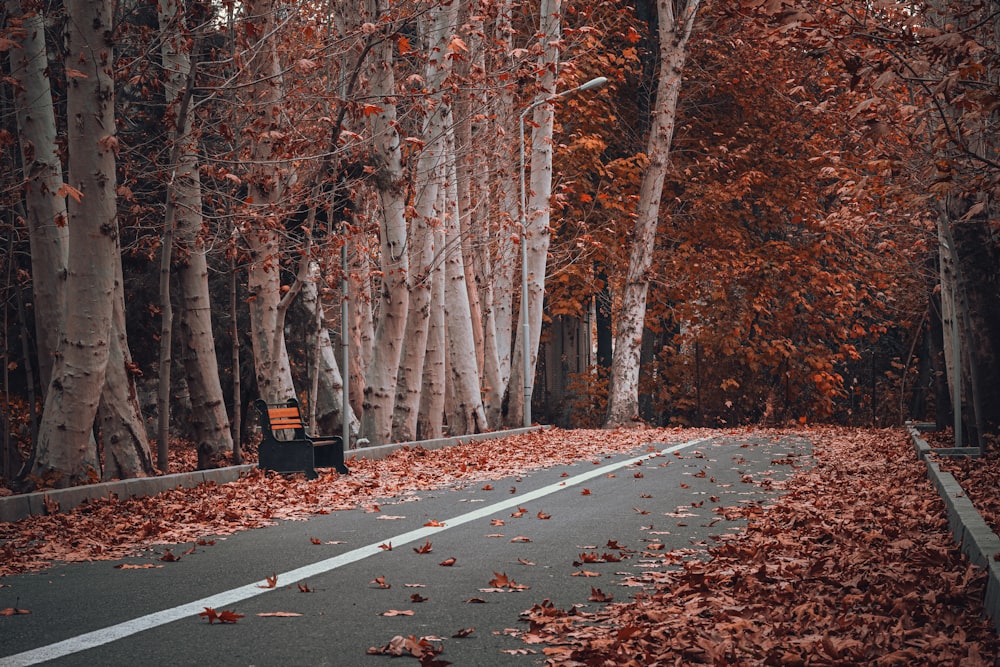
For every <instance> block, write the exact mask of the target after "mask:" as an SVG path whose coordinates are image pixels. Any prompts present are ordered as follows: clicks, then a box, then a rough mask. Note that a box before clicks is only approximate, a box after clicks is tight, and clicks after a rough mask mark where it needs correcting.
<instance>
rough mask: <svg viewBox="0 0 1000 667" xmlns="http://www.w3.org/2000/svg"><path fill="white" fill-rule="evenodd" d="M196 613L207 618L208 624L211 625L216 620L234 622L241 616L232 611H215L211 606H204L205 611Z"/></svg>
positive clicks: (241, 616) (241, 615)
mask: <svg viewBox="0 0 1000 667" xmlns="http://www.w3.org/2000/svg"><path fill="white" fill-rule="evenodd" d="M198 615H199V616H202V617H204V618H207V619H208V624H209V625H212V624H213V623H215V622H216V621H218V622H219V623H235V622H236V621H238V620H240V619H241V618H243V614H237V613H236V612H234V611H220V612H217V611H215V610H214V609H212V608H211V607H205V611H203V612H199V614H198Z"/></svg>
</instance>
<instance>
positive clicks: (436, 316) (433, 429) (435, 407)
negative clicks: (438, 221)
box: [417, 229, 448, 439]
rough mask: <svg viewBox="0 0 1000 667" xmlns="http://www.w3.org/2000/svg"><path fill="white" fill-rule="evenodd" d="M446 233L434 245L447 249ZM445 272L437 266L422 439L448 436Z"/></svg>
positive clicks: (421, 416)
mask: <svg viewBox="0 0 1000 667" xmlns="http://www.w3.org/2000/svg"><path fill="white" fill-rule="evenodd" d="M444 236H445V233H444V230H443V229H437V230H435V232H434V243H435V245H437V246H438V247H441V248H443V247H444V245H445V240H444ZM444 273H445V269H444V264H443V263H442V262H437V263H436V264H435V265H434V271H433V272H432V274H431V284H432V288H431V289H432V296H431V303H430V318H429V321H428V331H427V356H426V357H425V358H424V376H423V391H421V393H420V414H419V416H418V417H417V436H418V437H419V438H421V439H432V438H440V437H441V436H442V435H444V430H443V428H442V424H441V419H442V416H443V415H444V406H445V358H446V356H447V353H448V352H447V350H446V348H445V345H446V343H445V340H446V333H445V314H444V299H445V277H444Z"/></svg>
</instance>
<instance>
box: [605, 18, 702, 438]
mask: <svg viewBox="0 0 1000 667" xmlns="http://www.w3.org/2000/svg"><path fill="white" fill-rule="evenodd" d="M699 2H700V0H675V1H674V2H667V1H661V2H659V3H658V4H657V11H658V13H657V16H658V18H659V41H660V51H659V64H660V70H659V82H658V84H657V90H656V107H655V109H654V111H653V127H652V130H651V132H650V135H649V141H648V144H647V149H646V155H647V156H648V157H649V166H648V167H647V169H646V171H645V173H644V174H643V178H642V185H641V186H640V188H639V204H638V210H637V214H636V220H635V231H634V233H633V234H632V248H631V251H630V254H629V266H628V271H627V273H626V278H625V288H624V293H623V295H622V299H621V310H620V312H619V314H618V318H617V320H616V322H615V327H614V330H615V334H614V351H613V353H612V358H611V387H610V392H609V397H608V416H607V420H606V422H605V425H606V426H608V427H612V426H625V425H628V424H632V423H635V420H637V419H639V352H640V349H641V346H642V332H643V325H644V322H645V319H646V294H647V292H648V290H649V275H648V272H649V267H650V264H651V263H652V261H653V249H654V247H655V245H656V230H657V223H658V221H659V215H660V197H661V195H662V193H663V179H664V177H665V175H666V172H667V166H668V163H669V160H670V145H671V143H672V142H673V137H674V124H675V120H676V112H677V98H678V95H679V94H680V89H681V82H682V73H683V70H684V61H685V58H686V57H687V49H688V40H689V38H690V36H691V30H692V28H693V26H694V20H695V15H696V14H697V12H698V5H699ZM675 5H676V6H677V7H676V13H675Z"/></svg>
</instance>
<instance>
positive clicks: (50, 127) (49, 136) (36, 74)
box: [7, 0, 69, 391]
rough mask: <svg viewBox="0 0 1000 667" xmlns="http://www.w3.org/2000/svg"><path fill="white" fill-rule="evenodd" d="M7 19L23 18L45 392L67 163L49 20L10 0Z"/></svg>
mask: <svg viewBox="0 0 1000 667" xmlns="http://www.w3.org/2000/svg"><path fill="white" fill-rule="evenodd" d="M7 14H8V16H10V17H11V18H13V17H22V20H23V22H22V24H21V27H22V29H23V31H24V34H23V36H22V37H21V38H20V39H19V42H20V46H17V45H15V46H12V47H11V49H10V54H9V55H10V64H11V68H10V69H11V75H12V76H13V78H14V79H16V80H17V81H18V83H19V84H20V85H17V86H13V87H12V88H13V91H14V107H15V110H16V112H17V126H18V132H19V143H20V146H21V162H22V164H23V166H24V178H25V187H24V200H25V209H26V210H27V218H28V220H27V223H28V238H29V240H30V245H31V266H32V271H31V276H32V294H33V295H34V299H33V302H34V310H35V337H36V341H37V343H36V344H37V347H38V373H39V377H40V378H41V383H42V386H43V388H44V389H43V391H44V390H47V389H48V385H49V381H50V380H51V379H52V363H53V359H54V358H55V354H56V348H57V346H58V344H59V332H60V331H62V319H63V312H64V310H65V307H66V300H65V291H64V289H65V284H66V283H65V281H66V262H67V260H68V256H69V244H68V237H69V228H68V227H67V226H66V195H65V194H62V193H61V192H60V189H61V188H62V184H63V180H62V164H61V161H60V159H59V154H58V152H57V151H58V148H57V146H56V118H55V110H54V108H53V106H52V91H51V88H50V86H49V78H48V76H47V74H46V73H47V72H48V69H49V62H48V58H47V56H46V50H45V19H44V16H43V15H42V14H41V13H38V12H30V13H27V14H24V13H23V12H22V9H21V2H20V0H7Z"/></svg>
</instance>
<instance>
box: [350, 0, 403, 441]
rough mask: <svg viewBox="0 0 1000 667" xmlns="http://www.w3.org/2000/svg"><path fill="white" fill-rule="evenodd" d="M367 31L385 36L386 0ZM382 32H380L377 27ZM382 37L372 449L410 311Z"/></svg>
mask: <svg viewBox="0 0 1000 667" xmlns="http://www.w3.org/2000/svg"><path fill="white" fill-rule="evenodd" d="M364 16H365V17H366V19H367V21H369V23H367V25H368V26H370V29H371V30H383V31H385V30H388V27H389V26H391V24H388V25H386V22H387V21H388V19H389V18H390V8H389V6H388V4H387V3H386V2H385V0H367V2H366V3H365V14H364ZM379 26H381V27H379ZM388 37H389V35H385V39H383V40H382V41H381V42H379V44H378V45H377V46H376V47H375V48H374V49H373V54H374V62H373V65H372V73H371V94H372V97H373V98H374V100H375V101H376V109H374V110H373V112H372V114H371V117H370V122H371V132H372V138H373V142H374V146H373V157H374V161H375V181H376V188H377V191H378V195H379V201H380V204H381V207H380V211H379V213H380V216H381V219H380V228H379V236H380V246H381V247H380V251H381V252H380V257H381V263H382V265H381V267H380V269H381V270H380V280H379V282H380V289H379V305H378V322H377V324H376V327H375V340H374V352H373V354H372V359H371V362H370V363H369V365H368V373H367V375H366V377H365V382H366V386H365V402H364V414H363V417H362V420H361V424H362V427H361V430H362V433H363V435H364V436H365V437H366V438H368V440H369V441H370V442H371V443H372V444H383V443H386V442H390V441H391V438H392V411H393V402H394V399H395V396H396V391H395V389H396V375H397V373H398V370H399V359H400V355H401V352H402V348H403V338H404V334H405V331H406V311H407V308H408V306H409V289H408V277H409V273H410V261H409V253H408V252H407V242H408V236H407V225H406V192H405V188H404V186H405V183H406V179H405V174H404V171H403V152H402V148H403V141H402V139H403V137H402V136H400V132H399V124H398V114H397V110H396V78H395V72H394V70H393V42H392V41H391V40H390V39H388Z"/></svg>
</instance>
